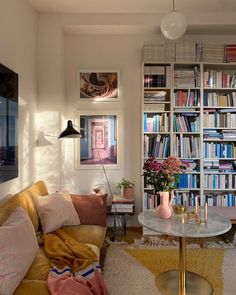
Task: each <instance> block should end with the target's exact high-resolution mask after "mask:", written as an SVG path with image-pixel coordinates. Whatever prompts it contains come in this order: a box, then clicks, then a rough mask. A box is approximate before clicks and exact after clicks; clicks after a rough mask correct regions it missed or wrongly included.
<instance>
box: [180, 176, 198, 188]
mask: <svg viewBox="0 0 236 295" xmlns="http://www.w3.org/2000/svg"><path fill="white" fill-rule="evenodd" d="M199 187H200V175H199V174H187V173H186V174H180V175H179V182H178V184H177V188H179V189H183V188H199Z"/></svg>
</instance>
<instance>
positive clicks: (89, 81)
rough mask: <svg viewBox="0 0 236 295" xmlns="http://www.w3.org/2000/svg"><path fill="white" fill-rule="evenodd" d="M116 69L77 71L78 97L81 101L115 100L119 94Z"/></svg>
mask: <svg viewBox="0 0 236 295" xmlns="http://www.w3.org/2000/svg"><path fill="white" fill-rule="evenodd" d="M119 84H120V83H119V72H118V71H117V70H96V71H95V70H94V71H93V70H90V71H87V70H81V71H79V97H80V100H81V101H91V100H95V101H116V100H118V94H119Z"/></svg>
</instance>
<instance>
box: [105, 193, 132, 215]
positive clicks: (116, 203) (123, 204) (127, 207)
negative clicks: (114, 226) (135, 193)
mask: <svg viewBox="0 0 236 295" xmlns="http://www.w3.org/2000/svg"><path fill="white" fill-rule="evenodd" d="M111 212H118V213H121V212H122V213H132V212H134V199H127V198H125V197H123V196H118V195H113V200H112V205H111Z"/></svg>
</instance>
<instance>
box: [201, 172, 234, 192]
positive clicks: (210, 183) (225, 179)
mask: <svg viewBox="0 0 236 295" xmlns="http://www.w3.org/2000/svg"><path fill="white" fill-rule="evenodd" d="M204 181H205V189H235V188H236V174H206V175H205V178H204Z"/></svg>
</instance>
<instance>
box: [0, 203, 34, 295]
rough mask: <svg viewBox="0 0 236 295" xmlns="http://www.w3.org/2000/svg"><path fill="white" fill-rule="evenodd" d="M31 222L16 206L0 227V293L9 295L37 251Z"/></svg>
mask: <svg viewBox="0 0 236 295" xmlns="http://www.w3.org/2000/svg"><path fill="white" fill-rule="evenodd" d="M38 248H39V247H38V243H37V239H36V234H35V230H34V227H33V224H32V222H31V220H30V218H29V216H28V215H27V214H26V212H25V210H24V209H23V208H21V207H17V208H16V209H15V210H14V212H13V213H12V214H11V215H10V216H9V217H8V219H7V220H6V221H5V222H4V223H3V224H2V226H1V227H0V294H1V295H11V294H13V293H14V291H15V289H16V288H17V286H18V285H19V284H20V282H21V281H22V279H23V278H24V276H25V275H26V273H27V271H28V270H29V268H30V266H31V264H32V262H33V260H34V258H35V256H36V253H37V251H38Z"/></svg>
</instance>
